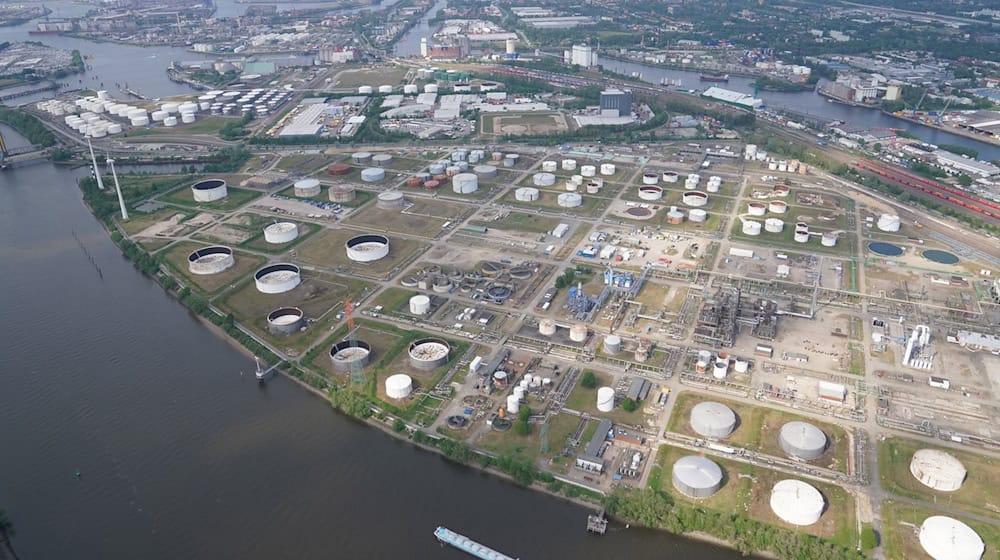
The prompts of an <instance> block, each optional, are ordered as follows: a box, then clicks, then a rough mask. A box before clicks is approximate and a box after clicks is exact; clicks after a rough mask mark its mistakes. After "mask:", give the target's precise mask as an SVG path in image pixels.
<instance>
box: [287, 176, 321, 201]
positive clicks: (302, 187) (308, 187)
mask: <svg viewBox="0 0 1000 560" xmlns="http://www.w3.org/2000/svg"><path fill="white" fill-rule="evenodd" d="M321 190H322V187H321V186H320V184H319V180H318V179H301V180H299V181H296V182H295V186H294V192H295V196H298V197H302V198H309V197H312V196H317V195H318V194H319V193H320V192H321Z"/></svg>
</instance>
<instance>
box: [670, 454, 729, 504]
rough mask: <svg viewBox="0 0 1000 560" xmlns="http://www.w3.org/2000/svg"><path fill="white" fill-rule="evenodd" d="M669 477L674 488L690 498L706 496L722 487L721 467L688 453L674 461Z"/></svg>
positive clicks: (705, 458) (711, 461)
mask: <svg viewBox="0 0 1000 560" xmlns="http://www.w3.org/2000/svg"><path fill="white" fill-rule="evenodd" d="M671 477H672V478H673V483H674V488H676V489H677V490H678V491H679V492H680V493H681V494H684V495H685V496H688V497H690V498H707V497H709V496H711V495H712V494H715V493H716V492H718V491H719V489H720V488H722V480H723V476H722V469H721V468H720V467H719V465H718V464H717V463H716V462H715V461H713V460H711V459H709V458H707V457H702V456H700V455H688V456H687V457H682V458H680V459H678V460H677V462H675V463H674V466H673V469H672V473H671Z"/></svg>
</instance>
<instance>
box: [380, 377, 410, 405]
mask: <svg viewBox="0 0 1000 560" xmlns="http://www.w3.org/2000/svg"><path fill="white" fill-rule="evenodd" d="M412 392H413V380H412V379H411V378H410V376H409V375H406V374H404V373H397V374H395V375H390V376H389V377H387V378H386V380H385V396H387V397H389V398H390V399H405V398H406V397H409V396H410V393H412Z"/></svg>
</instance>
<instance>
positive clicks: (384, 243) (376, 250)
mask: <svg viewBox="0 0 1000 560" xmlns="http://www.w3.org/2000/svg"><path fill="white" fill-rule="evenodd" d="M344 246H345V248H346V249H347V258H349V259H351V260H352V261H354V262H359V263H369V262H375V261H377V260H379V259H383V258H385V257H387V256H388V255H389V238H388V237H386V236H384V235H378V234H366V235H358V236H357V237H352V238H350V239H348V240H347V242H346V243H345V244H344Z"/></svg>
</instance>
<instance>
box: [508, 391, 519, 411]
mask: <svg viewBox="0 0 1000 560" xmlns="http://www.w3.org/2000/svg"><path fill="white" fill-rule="evenodd" d="M520 410H521V399H519V398H517V396H516V395H508V396H507V412H509V413H511V414H517V413H518V412H520Z"/></svg>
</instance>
